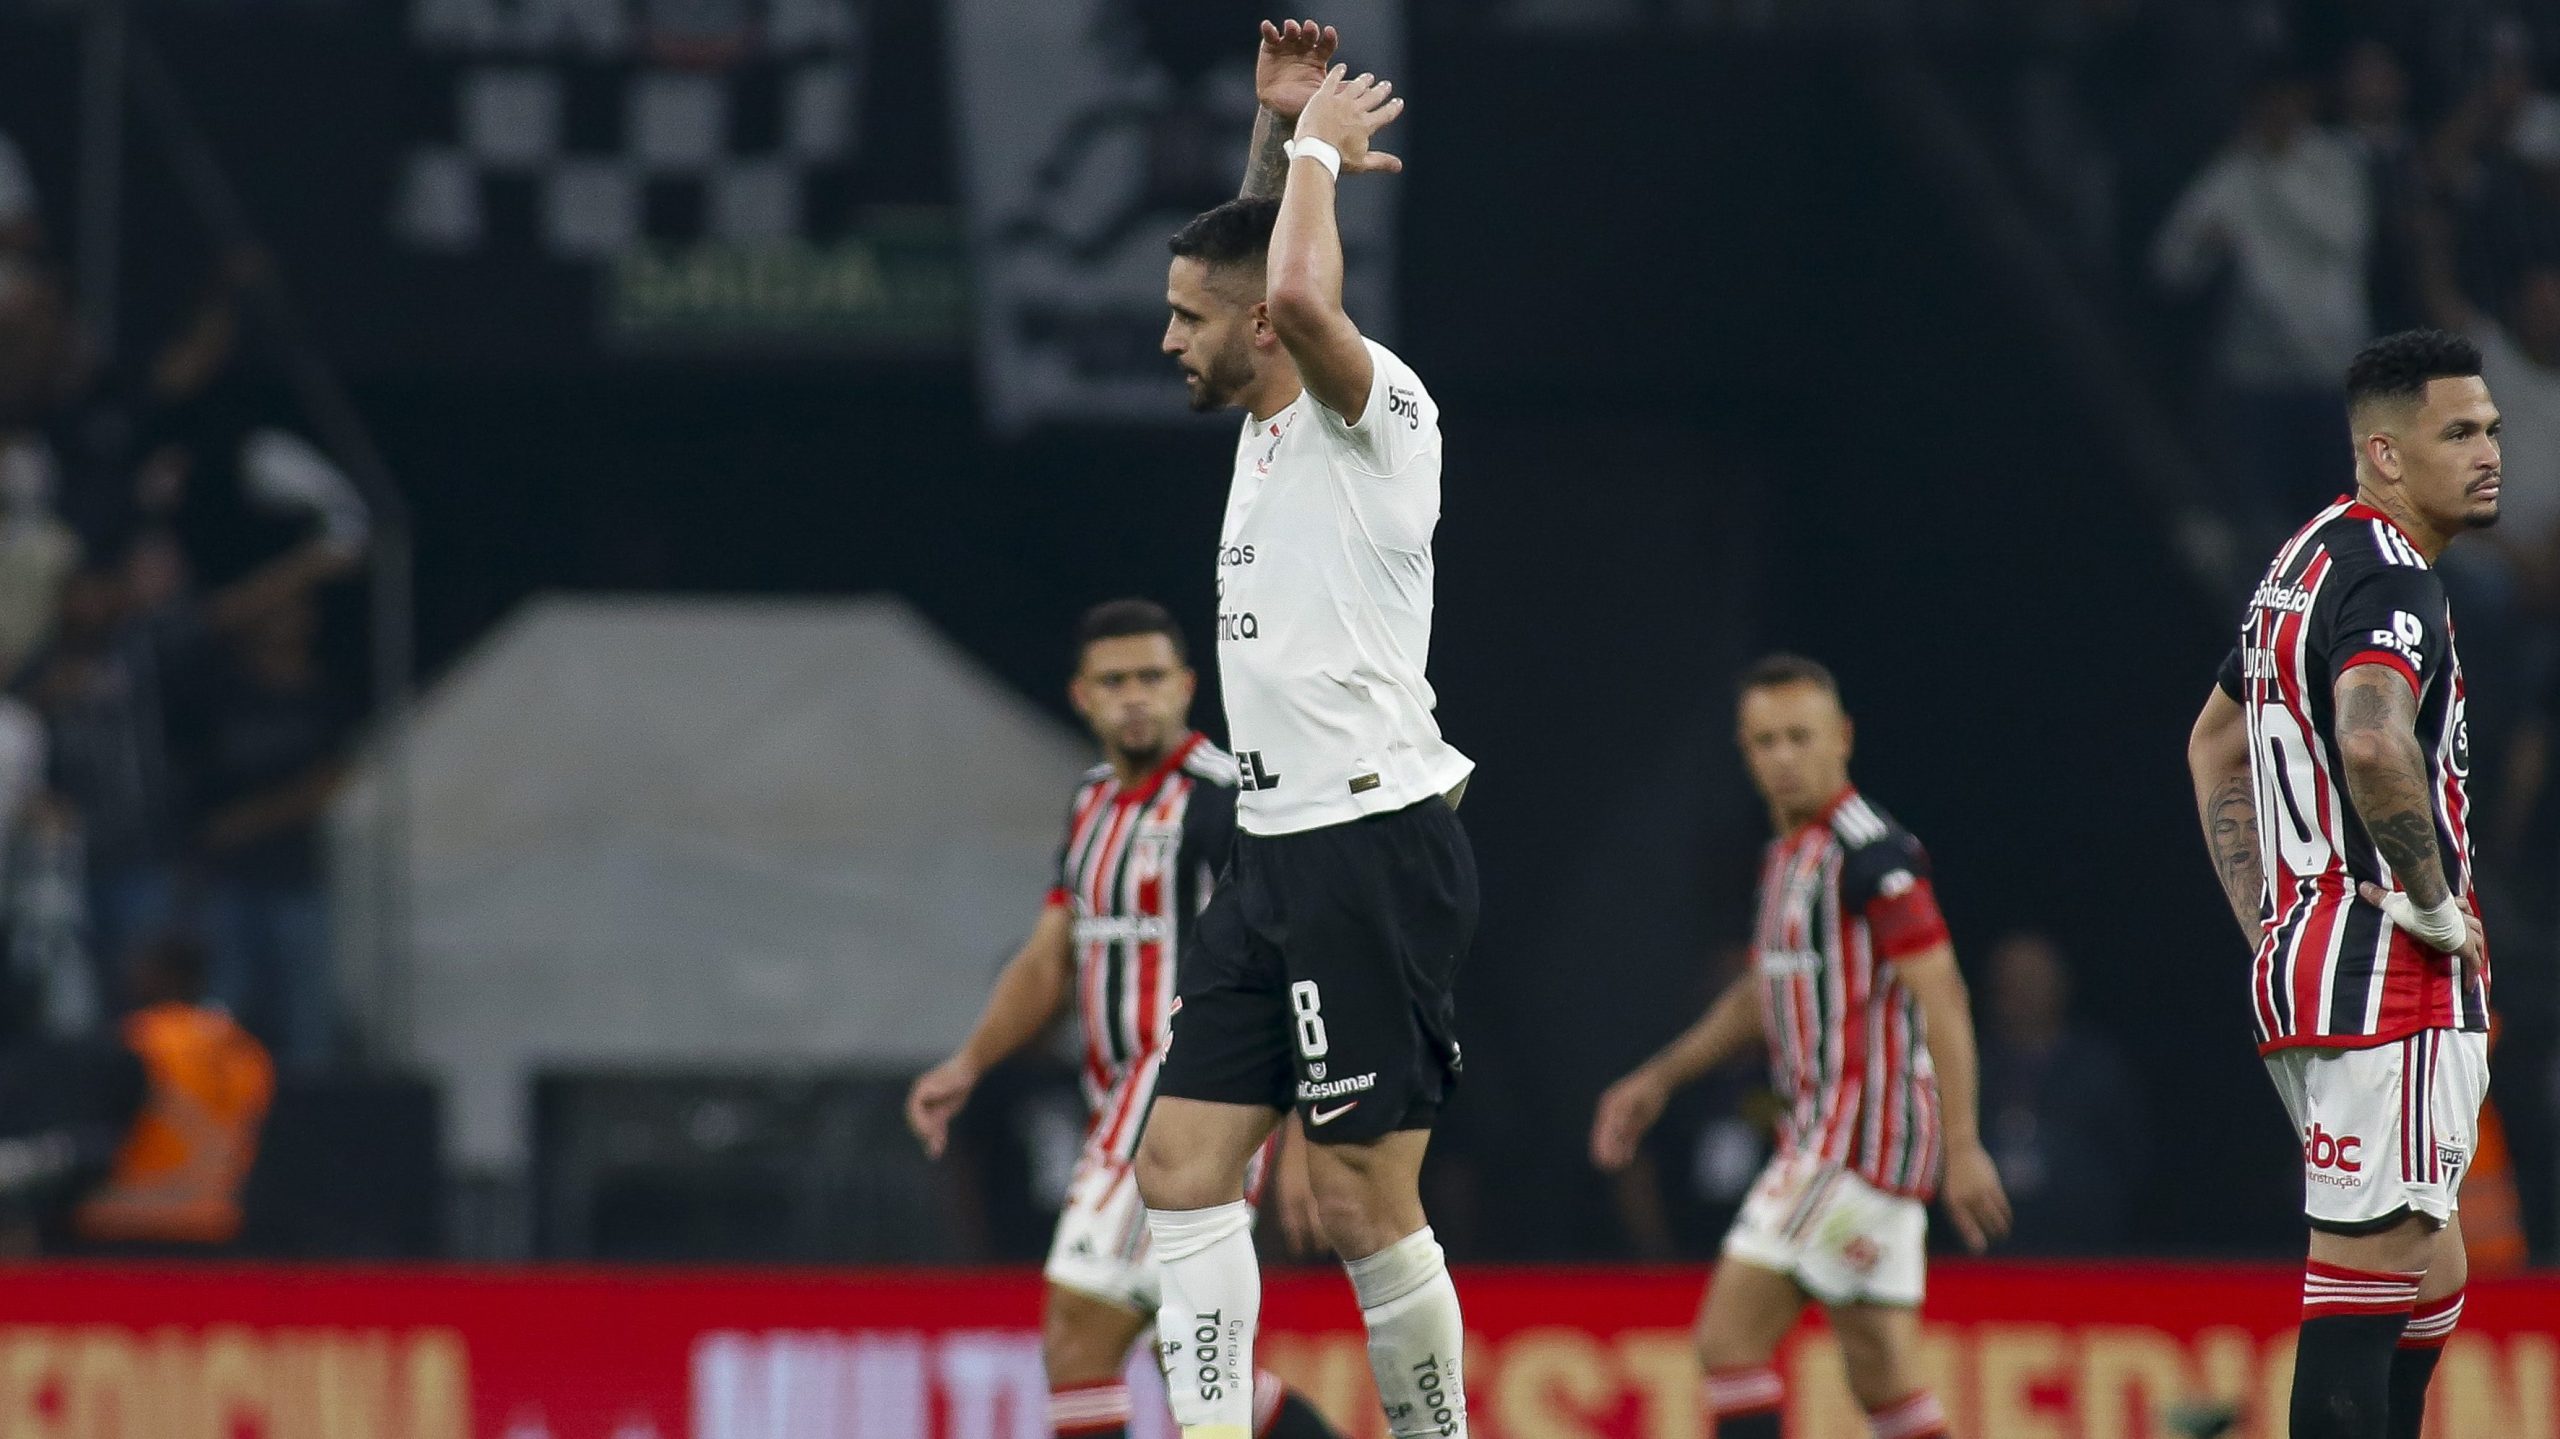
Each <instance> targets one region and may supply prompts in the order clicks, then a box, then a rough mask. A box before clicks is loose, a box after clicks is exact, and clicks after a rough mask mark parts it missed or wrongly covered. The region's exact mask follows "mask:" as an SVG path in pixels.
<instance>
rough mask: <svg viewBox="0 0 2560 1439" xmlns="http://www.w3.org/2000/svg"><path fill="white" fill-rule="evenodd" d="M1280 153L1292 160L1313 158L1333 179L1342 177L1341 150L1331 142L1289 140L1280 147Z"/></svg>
mask: <svg viewBox="0 0 2560 1439" xmlns="http://www.w3.org/2000/svg"><path fill="white" fill-rule="evenodd" d="M1280 153H1282V154H1284V155H1286V156H1288V157H1289V158H1290V159H1292V160H1313V161H1315V162H1316V163H1317V164H1319V165H1322V166H1323V167H1324V172H1325V173H1326V174H1328V175H1331V176H1332V177H1333V178H1334V179H1335V180H1337V181H1338V180H1340V179H1341V178H1342V152H1341V151H1340V150H1337V149H1335V148H1333V145H1332V142H1330V141H1326V140H1317V139H1312V138H1310V139H1304V140H1291V141H1290V142H1288V143H1287V144H1285V145H1282V146H1281V147H1280Z"/></svg>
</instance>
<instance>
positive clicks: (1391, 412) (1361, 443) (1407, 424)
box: [1316, 338, 1440, 476]
mask: <svg viewBox="0 0 2560 1439" xmlns="http://www.w3.org/2000/svg"><path fill="white" fill-rule="evenodd" d="M1360 343H1361V344H1363V345H1366V346H1368V347H1369V403H1368V404H1367V405H1366V406H1364V407H1362V409H1361V411H1360V422H1359V423H1358V424H1356V425H1355V424H1351V423H1349V422H1347V421H1345V420H1344V419H1343V418H1342V417H1341V416H1340V415H1337V414H1335V413H1334V412H1333V411H1331V410H1329V409H1326V408H1325V407H1324V406H1323V405H1322V404H1318V405H1317V406H1316V413H1318V414H1320V415H1322V416H1323V417H1324V422H1325V424H1326V425H1328V426H1329V427H1331V428H1332V429H1333V430H1334V431H1335V432H1336V433H1337V434H1340V435H1342V436H1344V437H1346V438H1347V439H1349V440H1350V441H1351V445H1352V448H1353V449H1354V450H1355V451H1356V452H1357V453H1358V455H1359V457H1360V465H1361V468H1363V469H1365V470H1367V471H1368V472H1369V473H1371V474H1373V475H1380V476H1388V475H1396V474H1401V473H1403V471H1404V469H1405V467H1406V466H1407V465H1409V464H1411V463H1412V462H1413V461H1414V460H1416V459H1418V458H1420V457H1421V456H1423V455H1425V454H1427V453H1429V452H1430V451H1432V450H1435V449H1437V448H1439V445H1440V406H1439V405H1438V404H1437V403H1436V402H1434V401H1433V400H1432V398H1431V392H1430V391H1428V390H1426V389H1424V388H1423V387H1422V377H1421V376H1419V375H1417V374H1415V373H1414V372H1413V367H1412V366H1411V365H1408V364H1406V363H1405V362H1404V361H1403V360H1402V359H1401V358H1399V357H1398V356H1397V355H1396V352H1395V351H1393V350H1390V349H1388V348H1387V347H1386V346H1384V345H1381V344H1379V343H1378V342H1377V341H1375V340H1371V339H1366V338H1363V339H1362V340H1361V341H1360Z"/></svg>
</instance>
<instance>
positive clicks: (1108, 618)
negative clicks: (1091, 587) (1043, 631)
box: [1076, 598, 1191, 669]
mask: <svg viewBox="0 0 2560 1439" xmlns="http://www.w3.org/2000/svg"><path fill="white" fill-rule="evenodd" d="M1131 635H1162V636H1164V637H1165V638H1166V639H1168V640H1171V641H1172V642H1173V657H1174V658H1175V659H1178V660H1180V661H1182V662H1183V663H1184V664H1189V663H1191V647H1190V646H1189V645H1187V644H1185V643H1183V639H1182V626H1181V625H1180V624H1178V623H1176V622H1175V621H1174V618H1173V611H1171V610H1169V609H1166V608H1165V607H1164V606H1162V605H1160V604H1157V603H1156V602H1155V601H1153V600H1142V599H1136V598H1130V599H1125V600H1104V601H1103V602H1102V603H1100V604H1098V605H1095V606H1094V607H1093V608H1092V609H1089V610H1086V611H1085V612H1084V618H1083V619H1080V620H1078V621H1076V668H1078V669H1082V668H1084V652H1085V651H1086V650H1089V649H1091V648H1093V646H1094V643H1095V642H1096V641H1098V640H1118V639H1127V638H1128V637H1129V636H1131Z"/></svg>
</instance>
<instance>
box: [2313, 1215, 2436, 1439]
mask: <svg viewBox="0 0 2560 1439" xmlns="http://www.w3.org/2000/svg"><path fill="white" fill-rule="evenodd" d="M2421 1277H2422V1276H2421V1275H2419V1274H2416V1273H2407V1274H2402V1273H2391V1272H2376V1271H2373V1270H2367V1269H2349V1268H2347V1267H2346V1266H2344V1265H2339V1264H2324V1263H2322V1262H2321V1261H2319V1260H2317V1259H2314V1260H2312V1261H2311V1262H2310V1264H2309V1265H2308V1266H2307V1267H2306V1268H2305V1269H2304V1271H2303V1277H2302V1337H2301V1340H2300V1342H2299V1343H2298V1344H2297V1345H2296V1346H2295V1350H2294V1362H2293V1407H2292V1431H2293V1439H2384V1435H2385V1434H2386V1433H2387V1431H2388V1429H2389V1423H2390V1414H2391V1374H2392V1368H2393V1365H2392V1357H2391V1356H2392V1354H2393V1353H2394V1351H2395V1350H2396V1349H2397V1347H2398V1345H2399V1343H2400V1331H2401V1330H2402V1328H2404V1327H2405V1326H2406V1325H2407V1324H2408V1322H2409V1311H2410V1309H2411V1308H2413V1307H2414V1306H2415V1305H2416V1304H2417V1302H2418V1280H2419V1279H2420V1278H2421Z"/></svg>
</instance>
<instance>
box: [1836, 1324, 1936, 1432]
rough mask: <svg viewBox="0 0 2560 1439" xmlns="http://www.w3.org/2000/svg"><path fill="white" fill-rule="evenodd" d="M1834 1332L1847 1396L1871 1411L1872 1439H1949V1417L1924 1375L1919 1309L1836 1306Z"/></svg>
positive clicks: (1869, 1413) (1868, 1411)
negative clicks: (1946, 1437) (1843, 1372)
mask: <svg viewBox="0 0 2560 1439" xmlns="http://www.w3.org/2000/svg"><path fill="white" fill-rule="evenodd" d="M1830 1315H1831V1332H1832V1333H1833V1334H1834V1335H1836V1336H1838V1338H1839V1341H1840V1364H1841V1368H1843V1369H1844V1370H1846V1371H1847V1373H1848V1376H1849V1392H1851V1393H1852V1394H1855V1395H1856V1396H1857V1398H1858V1407H1860V1408H1862V1409H1864V1410H1866V1411H1867V1432H1868V1433H1869V1434H1870V1435H1872V1436H1873V1439H1945V1435H1946V1432H1947V1416H1946V1412H1945V1410H1943V1409H1942V1408H1940V1407H1939V1404H1938V1398H1937V1396H1936V1395H1935V1394H1932V1393H1930V1392H1929V1389H1928V1387H1927V1385H1926V1384H1925V1383H1923V1382H1922V1379H1921V1375H1920V1315H1919V1311H1917V1310H1914V1309H1907V1308H1903V1307H1901V1306H1899V1305H1891V1304H1835V1305H1833V1306H1831V1308H1830Z"/></svg>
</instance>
